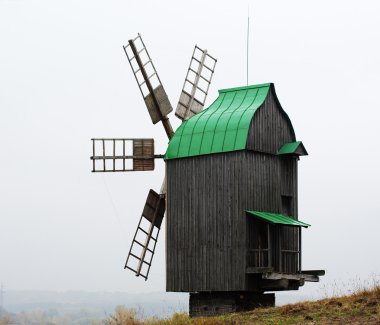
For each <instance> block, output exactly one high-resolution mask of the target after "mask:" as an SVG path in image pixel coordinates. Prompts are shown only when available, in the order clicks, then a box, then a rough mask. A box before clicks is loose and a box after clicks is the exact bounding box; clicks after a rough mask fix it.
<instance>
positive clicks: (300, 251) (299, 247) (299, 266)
mask: <svg viewBox="0 0 380 325" xmlns="http://www.w3.org/2000/svg"><path fill="white" fill-rule="evenodd" d="M301 228H302V227H298V229H299V230H298V251H299V253H298V263H299V265H298V268H299V270H298V272H300V273H301V271H302V260H301V258H302V256H301V255H302V250H301Z"/></svg>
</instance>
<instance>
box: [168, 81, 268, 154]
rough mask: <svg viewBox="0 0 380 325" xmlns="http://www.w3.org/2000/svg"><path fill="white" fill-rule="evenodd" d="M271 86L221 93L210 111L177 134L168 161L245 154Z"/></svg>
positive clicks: (181, 128)
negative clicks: (209, 155)
mask: <svg viewBox="0 0 380 325" xmlns="http://www.w3.org/2000/svg"><path fill="white" fill-rule="evenodd" d="M270 86H271V84H270V83H267V84H261V85H253V86H247V87H239V88H230V89H223V90H219V97H218V98H217V99H216V100H215V101H214V102H213V103H212V104H211V106H210V107H208V108H207V109H205V110H203V111H202V112H200V113H198V114H196V115H194V116H193V117H191V118H190V119H188V120H187V121H185V122H183V123H182V124H181V126H180V127H179V128H178V129H177V131H176V132H175V133H174V136H173V137H172V139H171V140H170V142H169V146H168V149H167V151H166V154H165V159H166V160H167V159H174V158H182V157H191V156H198V155H207V154H212V153H219V152H228V151H236V150H243V149H245V147H246V143H247V137H248V131H249V125H250V123H251V120H252V117H253V115H254V114H255V112H256V111H257V109H258V108H259V107H260V106H261V105H262V104H263V103H264V100H265V98H266V97H267V95H268V92H269V88H270Z"/></svg>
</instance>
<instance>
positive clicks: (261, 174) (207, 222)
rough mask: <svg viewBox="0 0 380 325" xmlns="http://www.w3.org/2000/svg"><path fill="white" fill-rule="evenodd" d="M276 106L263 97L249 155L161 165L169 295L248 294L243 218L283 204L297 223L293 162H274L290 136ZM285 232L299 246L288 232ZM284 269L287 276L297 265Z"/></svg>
mask: <svg viewBox="0 0 380 325" xmlns="http://www.w3.org/2000/svg"><path fill="white" fill-rule="evenodd" d="M276 105H277V104H276V101H275V98H274V97H273V96H268V97H267V100H266V102H265V103H264V107H262V108H260V109H259V111H258V112H257V113H256V114H255V117H254V119H253V121H252V125H251V130H250V136H249V141H248V144H247V146H248V147H250V149H251V150H242V151H235V152H229V153H220V154H213V155H205V156H196V157H189V158H182V159H174V160H168V161H167V222H166V225H167V230H166V236H167V238H166V243H167V244H166V267H167V270H166V289H167V291H184V292H197V291H198V292H202V291H244V290H248V289H249V288H248V287H247V281H246V280H247V279H246V273H245V271H246V267H247V257H248V256H247V243H248V238H247V236H248V231H247V229H248V220H247V218H250V217H247V215H246V213H245V210H257V211H268V212H275V213H284V211H283V210H284V207H283V205H284V203H283V202H284V200H283V198H282V196H287V197H290V198H291V202H292V203H291V207H290V210H289V211H290V212H291V214H292V215H293V216H295V217H297V179H296V177H297V158H290V157H288V158H285V157H279V156H277V155H275V152H276V151H277V150H278V149H279V147H281V146H282V145H283V144H284V143H286V142H291V141H294V134H293V131H292V127H291V125H289V123H290V122H289V120H288V119H287V118H286V117H285V116H284V114H283V112H282V111H280V109H279V107H278V106H276ZM262 111H263V112H264V111H268V112H265V113H261V112H262ZM255 125H256V127H255ZM255 128H260V129H261V131H260V130H259V131H258V130H256V129H255ZM279 130H280V131H281V132H278V131H279ZM255 138H256V140H255ZM265 139H266V141H265ZM253 150H255V151H253ZM285 201H286V200H285ZM289 211H288V212H289ZM251 218H252V217H251ZM283 232H284V233H283V234H282V235H283V236H282V237H284V238H286V240H289V241H292V242H298V237H297V234H296V233H295V232H294V231H293V230H284V231H283ZM276 240H278V238H277V239H276V238H274V239H273V242H274V243H275V242H276ZM291 247H293V246H291ZM287 263H288V264H289V263H290V264H291V265H290V264H289V265H290V266H289V267H288V269H289V270H290V269H292V268H294V265H293V264H295V263H296V261H291V260H289V261H287ZM284 271H285V270H284Z"/></svg>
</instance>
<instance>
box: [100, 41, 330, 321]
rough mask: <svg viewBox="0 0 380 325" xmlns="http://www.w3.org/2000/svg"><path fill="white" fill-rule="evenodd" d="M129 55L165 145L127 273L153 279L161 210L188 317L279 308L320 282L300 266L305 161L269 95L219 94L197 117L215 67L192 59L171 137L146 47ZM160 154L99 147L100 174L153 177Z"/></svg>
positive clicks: (149, 143)
mask: <svg viewBox="0 0 380 325" xmlns="http://www.w3.org/2000/svg"><path fill="white" fill-rule="evenodd" d="M138 42H139V43H140V44H141V45H140V46H137V43H138ZM124 50H125V51H126V54H127V57H128V60H129V62H130V63H131V67H132V70H133V72H134V74H135V77H136V80H137V82H138V84H139V87H140V90H141V93H142V95H143V97H144V100H145V103H146V106H147V108H148V111H149V113H150V116H151V118H152V122H153V123H157V122H159V121H161V122H162V123H163V125H164V128H165V131H166V133H167V135H168V138H169V139H170V142H169V146H168V149H167V151H166V153H165V156H164V157H163V158H164V159H165V162H166V177H165V180H164V183H163V187H162V190H161V192H160V193H159V194H158V193H156V192H155V191H153V190H150V192H149V194H148V198H147V202H146V204H145V207H144V209H143V213H142V216H141V218H140V222H139V224H138V227H137V230H136V233H135V236H134V238H133V241H132V246H131V248H130V251H129V254H128V257H127V261H126V264H125V267H126V268H128V269H130V270H132V271H133V272H134V273H135V274H136V276H142V277H143V278H145V279H147V277H148V274H149V270H150V267H151V262H152V258H153V255H154V251H155V247H156V243H157V238H158V234H159V230H160V227H161V223H162V220H163V217H164V214H165V210H166V217H167V219H166V240H167V241H166V290H167V291H174V292H190V316H200V315H215V314H223V313H228V312H234V311H239V310H248V309H252V308H255V307H257V306H263V305H267V306H272V305H274V294H273V293H272V294H265V292H268V291H271V292H273V291H283V290H297V289H298V288H299V287H300V286H302V285H304V283H305V281H313V282H316V281H319V276H321V275H324V271H323V270H308V271H305V270H302V264H301V229H302V228H303V227H304V228H307V227H309V225H308V224H306V223H304V222H302V221H299V220H298V185H297V184H298V161H299V158H300V156H303V155H307V151H306V149H305V147H304V145H303V144H302V142H300V141H297V140H296V136H295V132H294V129H293V126H292V123H291V121H290V119H289V117H288V115H287V114H286V113H285V111H284V109H283V108H282V107H281V104H280V102H279V100H278V98H277V95H276V92H275V88H274V85H273V84H271V83H268V84H261V85H252V86H246V87H238V88H230V89H224V90H219V96H218V98H217V99H216V100H215V101H214V102H213V103H212V104H211V105H210V106H209V107H208V108H207V109H205V110H203V111H202V108H203V105H204V100H205V96H206V95H207V92H208V87H209V85H210V82H211V78H212V75H213V72H214V68H215V64H216V60H215V59H214V58H212V57H211V56H210V55H209V54H208V53H207V52H206V51H204V50H200V49H199V48H198V47H195V50H194V53H193V56H192V59H191V63H190V68H189V70H188V73H187V76H186V79H185V85H184V87H183V90H182V93H181V96H180V101H179V104H178V107H177V110H176V115H177V116H178V117H179V118H181V120H183V123H182V124H181V125H180V127H179V128H178V129H177V130H176V131H175V132H173V130H172V128H171V126H170V123H169V119H168V117H167V115H168V114H169V113H170V112H171V111H172V108H171V105H170V103H169V100H168V97H167V95H166V93H165V91H164V88H163V87H162V84H161V82H160V80H159V78H158V75H157V72H156V70H155V68H154V66H153V64H152V61H151V59H150V57H149V54H148V52H147V51H146V48H145V45H144V43H143V42H142V40H141V37H140V35H139V36H138V37H137V38H136V39H135V40H131V41H129V45H128V46H125V47H124ZM197 51H198V52H199V54H200V56H198V57H197V55H196V52H197ZM142 54H144V56H145V59H144V58H142ZM194 62H195V63H196V68H194V67H193V63H194ZM210 62H211V63H210ZM149 65H150V71H149V72H148V68H146V67H148V66H149ZM191 75H192V76H193V78H190V76H191ZM153 77H156V79H157V81H156V83H155V84H153V82H152V78H153ZM201 82H203V83H204V84H205V85H206V86H203V88H202V86H200V84H201ZM143 86H144V87H146V89H147V90H146V91H144V89H143ZM199 92H201V93H202V94H203V97H202V98H200V97H198V94H199ZM127 142H132V148H133V150H132V151H133V152H132V153H131V154H127V153H126V149H125V148H126V143H127ZM107 143H109V144H110V145H111V154H109V155H108V154H107V149H106V146H107ZM118 143H121V145H120V148H121V149H120V150H121V153H120V154H118V153H117V149H116V148H117V144H118ZM153 143H154V142H153V139H93V148H94V149H93V157H92V159H93V171H101V172H107V171H129V170H131V171H140V170H153V168H154V159H155V158H162V156H159V155H155V154H154V145H153ZM97 145H98V147H99V148H100V149H99V150H100V153H99V150H97V149H96V148H97ZM128 160H132V165H131V166H130V167H129V168H127V167H126V161H128ZM117 162H119V163H120V164H121V167H120V168H117V167H116V164H117ZM96 163H98V164H99V166H97V165H96ZM107 163H110V164H109V166H108V165H107Z"/></svg>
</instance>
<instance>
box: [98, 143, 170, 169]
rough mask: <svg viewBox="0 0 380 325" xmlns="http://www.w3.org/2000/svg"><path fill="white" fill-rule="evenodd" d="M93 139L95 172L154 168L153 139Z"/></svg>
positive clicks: (157, 156) (160, 156)
mask: <svg viewBox="0 0 380 325" xmlns="http://www.w3.org/2000/svg"><path fill="white" fill-rule="evenodd" d="M91 140H92V156H91V159H92V171H93V172H129V171H149V170H154V159H155V158H162V157H163V156H162V155H155V154H154V140H153V139H122V138H114V139H111V138H98V139H91Z"/></svg>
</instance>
